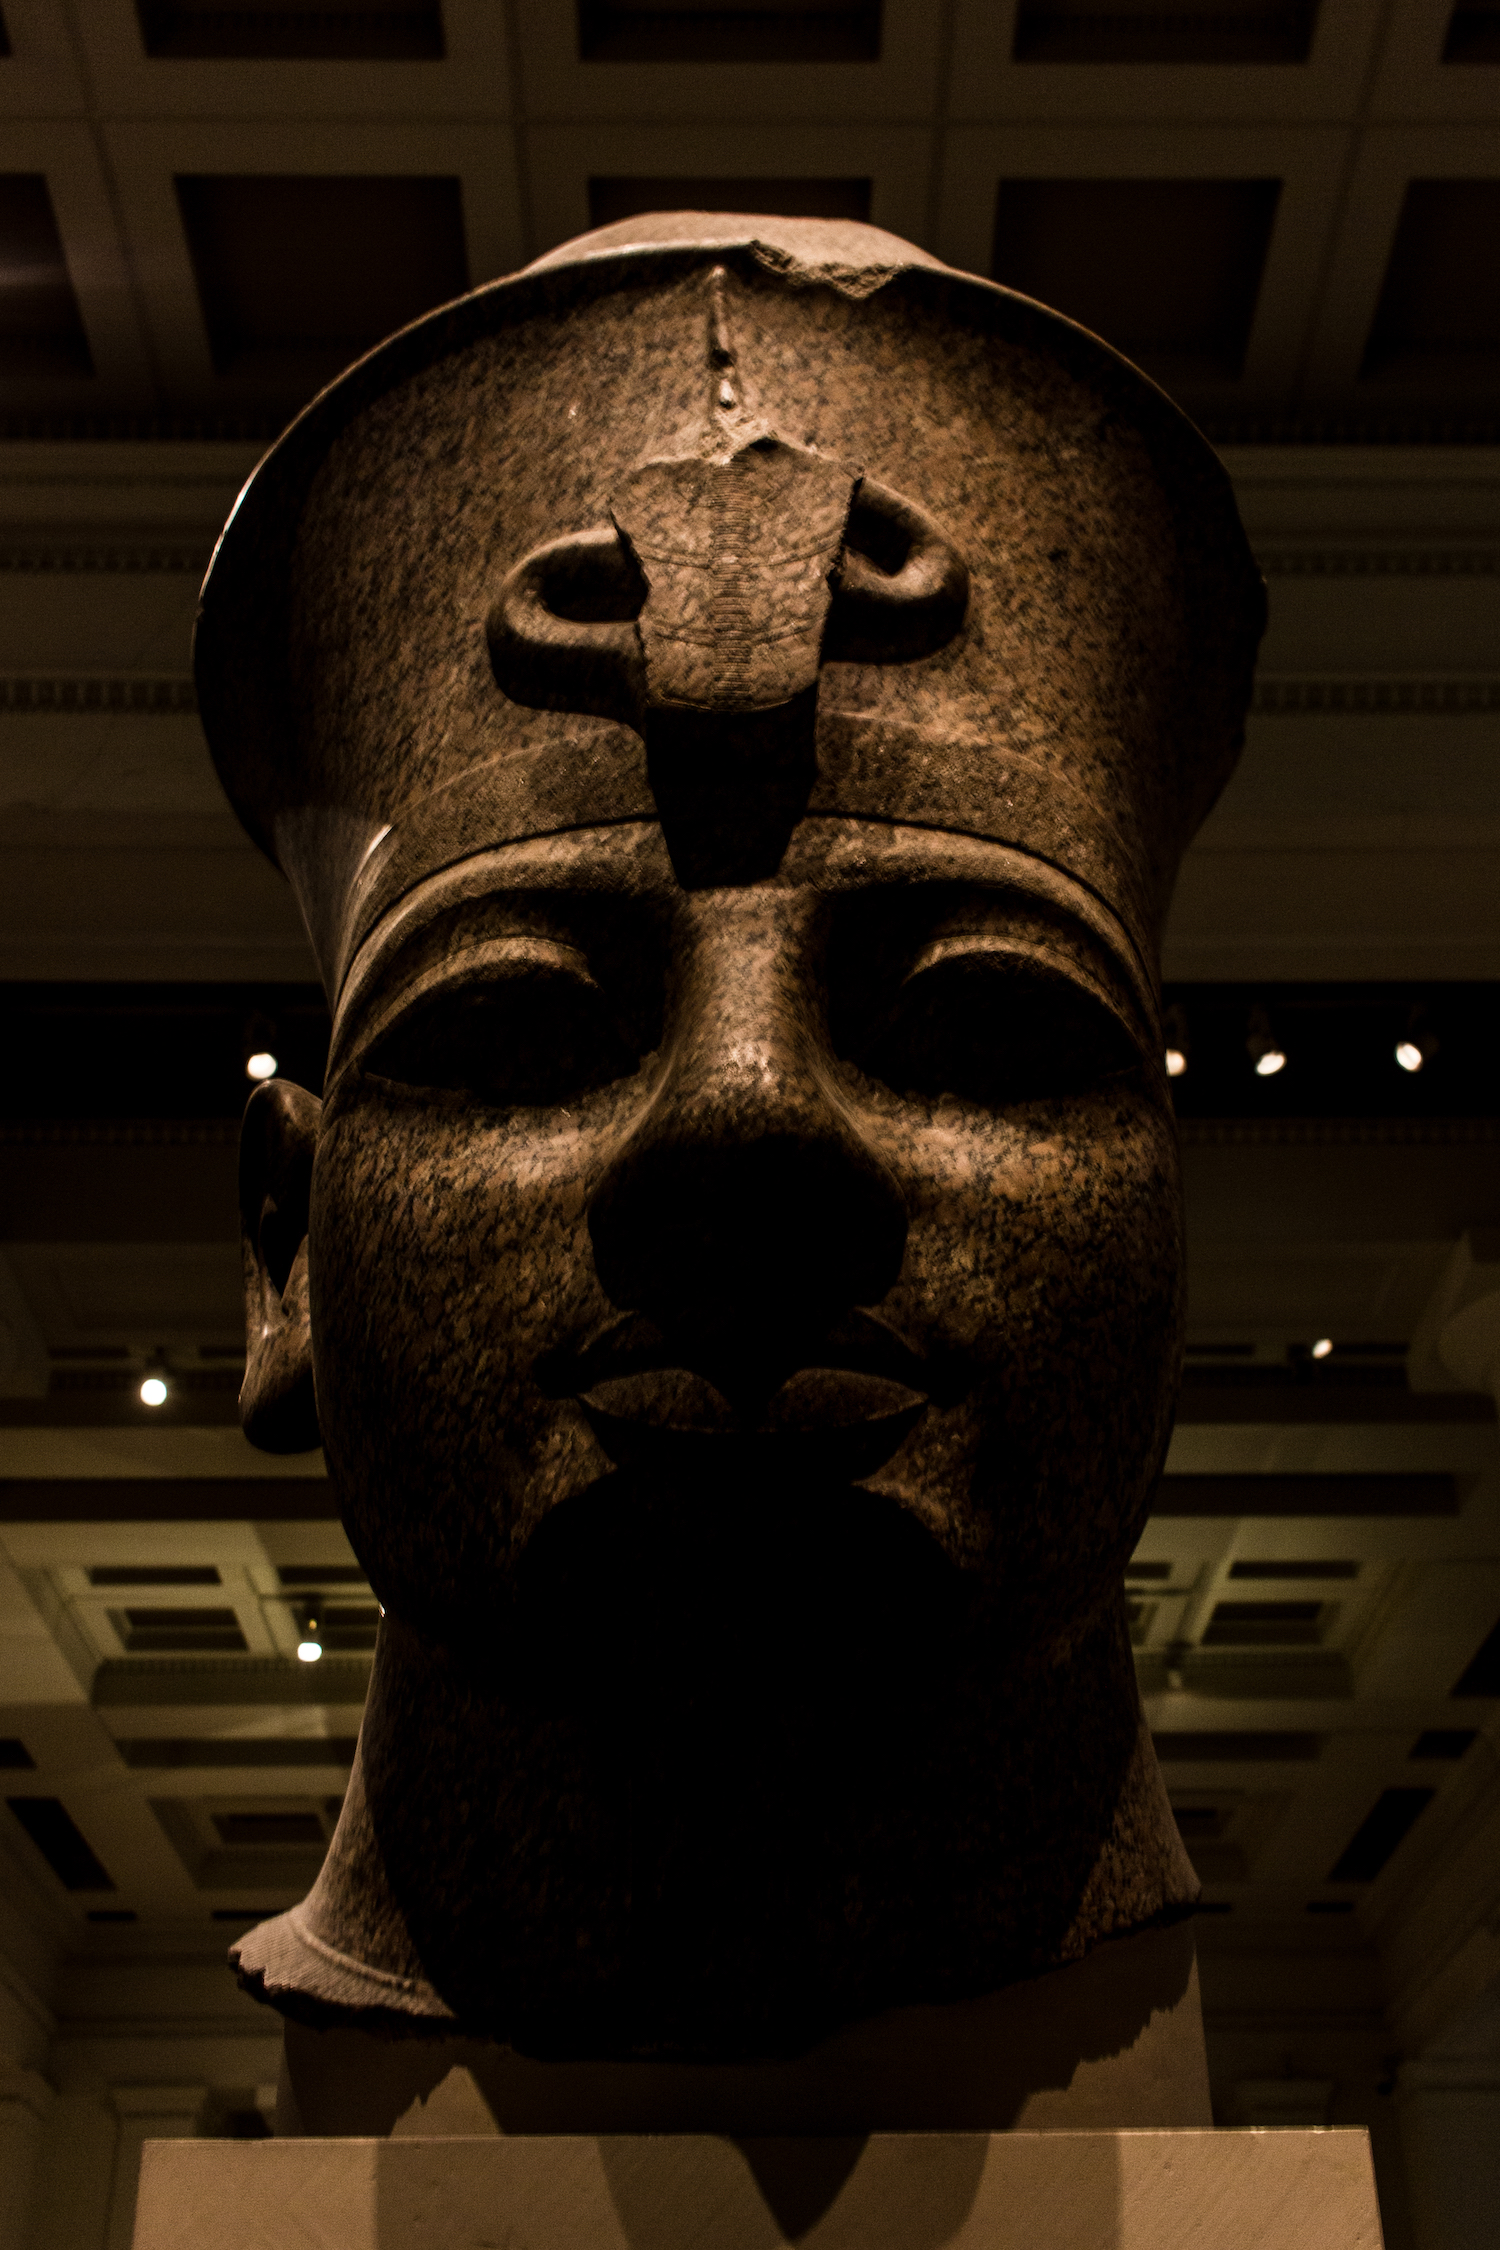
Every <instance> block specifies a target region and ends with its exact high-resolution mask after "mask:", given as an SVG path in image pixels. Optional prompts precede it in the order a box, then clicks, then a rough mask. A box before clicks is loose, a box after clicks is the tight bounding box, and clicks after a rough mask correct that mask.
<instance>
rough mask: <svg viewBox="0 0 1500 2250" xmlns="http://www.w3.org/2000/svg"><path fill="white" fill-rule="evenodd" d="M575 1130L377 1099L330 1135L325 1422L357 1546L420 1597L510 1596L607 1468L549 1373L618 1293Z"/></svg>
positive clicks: (323, 1290)
mask: <svg viewBox="0 0 1500 2250" xmlns="http://www.w3.org/2000/svg"><path fill="white" fill-rule="evenodd" d="M559 1138H560V1139H562V1140H563V1142H564V1144H565V1145H563V1146H561V1147H558V1146H552V1147H548V1146H547V1145H545V1144H542V1143H539V1142H538V1141H537V1140H536V1139H535V1138H534V1137H528V1140H527V1142H526V1144H525V1147H524V1149H521V1148H520V1147H519V1146H518V1145H517V1144H516V1143H514V1142H508V1140H507V1136H506V1135H505V1134H504V1133H502V1132H500V1131H488V1132H487V1131H483V1130H478V1129H476V1128H475V1127H474V1125H473V1124H472V1122H465V1123H463V1124H457V1123H453V1122H450V1121H449V1120H447V1119H445V1118H443V1117H442V1116H441V1114H440V1115H439V1116H438V1117H437V1118H436V1119H434V1118H433V1117H432V1116H431V1114H430V1113H424V1112H422V1111H419V1110H417V1109H415V1108H412V1109H406V1108H404V1107H402V1106H400V1105H397V1104H389V1105H387V1104H378V1105H377V1104H375V1103H369V1102H367V1103H361V1104H359V1105H358V1106H355V1107H353V1108H352V1109H351V1111H350V1112H349V1113H348V1114H345V1115H343V1116H336V1117H335V1118H334V1119H333V1120H332V1122H331V1123H330V1125H329V1126H328V1128H327V1129H326V1130H325V1132H324V1135H323V1139H322V1141H321V1143H320V1146H319V1151H318V1160H317V1168H316V1171H315V1175H314V1183H313V1208H312V1219H311V1241H310V1260H309V1264H310V1280H311V1294H312V1316H313V1348H314V1360H315V1365H316V1371H317V1389H318V1411H319V1420H320V1424H321V1427H322V1431H323V1438H324V1444H325V1448H326V1450H327V1455H328V1461H329V1467H330V1471H331V1473H332V1474H333V1476H334V1478H335V1480H336V1482H337V1484H338V1488H339V1496H340V1500H341V1502H342V1504H343V1506H344V1511H345V1521H346V1523H347V1525H348V1529H349V1533H350V1537H351V1539H352V1540H353V1542H354V1545H355V1548H356V1551H357V1552H358V1553H359V1554H360V1556H361V1558H362V1560H364V1562H365V1563H366V1565H367V1566H368V1567H369V1569H370V1571H371V1574H372V1577H374V1578H375V1580H376V1583H377V1584H378V1585H380V1586H381V1587H382V1589H385V1588H389V1589H390V1590H391V1591H392V1592H394V1593H395V1595H396V1599H397V1602H398V1604H399V1606H400V1607H401V1608H402V1609H403V1610H404V1611H410V1610H411V1609H412V1606H413V1604H415V1605H417V1607H418V1608H419V1609H421V1610H424V1611H430V1610H440V1611H442V1612H443V1613H444V1614H446V1615H451V1613H452V1611H453V1609H454V1608H455V1606H457V1607H463V1606H466V1605H468V1604H470V1603H473V1602H479V1601H482V1600H483V1599H487V1598H492V1596H493V1590H494V1585H495V1580H496V1577H497V1575H504V1574H506V1572H507V1571H508V1564H509V1555H510V1548H511V1542H512V1538H513V1535H514V1533H515V1531H516V1530H517V1528H518V1525H519V1524H520V1523H521V1521H522V1519H523V1515H536V1514H540V1513H542V1512H544V1511H545V1509H546V1507H547V1506H549V1505H550V1504H551V1503H552V1501H553V1500H554V1499H555V1498H557V1497H560V1496H561V1494H562V1493H563V1492H565V1491H569V1490H574V1489H577V1488H578V1487H579V1486H580V1485H581V1484H584V1483H587V1482H589V1481H591V1479H592V1477H593V1476H595V1475H597V1474H599V1473H600V1472H601V1470H602V1469H603V1468H604V1466H605V1465H606V1464H605V1463H604V1461H603V1457H602V1455H600V1454H599V1452H598V1449H597V1447H596V1445H595V1442H594V1440H593V1438H592V1436H591V1435H590V1433H589V1432H588V1429H587V1426H586V1425H585V1424H584V1422H583V1419H582V1417H581V1415H579V1413H578V1412H577V1410H576V1408H574V1407H572V1406H571V1405H569V1404H567V1403H559V1402H556V1401H552V1400H549V1399H548V1398H546V1397H545V1396H543V1395H542V1393H541V1392H540V1391H539V1390H538V1388H537V1387H536V1384H535V1380H534V1370H535V1367H536V1363H537V1361H538V1360H539V1359H540V1358H541V1357H542V1356H543V1355H544V1354H545V1353H546V1352H547V1351H549V1350H551V1349H554V1348H555V1347H556V1346H557V1344H558V1343H559V1342H560V1341H563V1340H564V1339H567V1340H574V1339H576V1337H577V1335H578V1332H579V1330H580V1328H582V1327H584V1326H586V1325H587V1324H588V1322H589V1321H590V1320H591V1319H592V1318H596V1317H597V1316H598V1310H599V1308H600V1307H601V1306H603V1300H602V1298H601V1296H600V1293H599V1290H598V1286H597V1283H596V1281H595V1279H594V1272H593V1262H592V1258H591V1255H590V1253H589V1244H588V1231H587V1220H586V1211H587V1174H586V1168H585V1166H584V1165H583V1164H582V1163H581V1162H580V1161H578V1155H579V1152H578V1149H577V1146H576V1142H575V1143H574V1144H573V1145H572V1146H571V1147H569V1146H568V1145H566V1136H559ZM570 1158H571V1161H570ZM604 1309H605V1310H607V1307H606V1308H604ZM385 1598H386V1599H387V1606H388V1607H389V1606H390V1600H389V1596H388V1595H387V1596H386V1597H385Z"/></svg>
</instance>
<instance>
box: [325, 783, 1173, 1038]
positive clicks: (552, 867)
mask: <svg viewBox="0 0 1500 2250" xmlns="http://www.w3.org/2000/svg"><path fill="white" fill-rule="evenodd" d="M924 890H926V891H933V892H936V891H939V890H940V891H941V892H942V893H943V894H944V896H945V897H951V896H952V895H953V894H954V893H957V894H959V895H960V896H961V897H963V898H965V899H966V900H967V901H968V902H969V903H970V904H971V905H972V906H973V908H974V909H975V910H976V911H979V912H982V914H983V917H984V920H985V921H986V923H987V924H988V925H989V926H990V927H993V926H994V924H995V922H996V921H997V920H999V921H1001V922H1010V923H1012V924H1013V925H1014V927H1015V929H1016V932H1017V934H1018V936H1020V937H1021V938H1022V939H1023V942H1024V936H1025V932H1026V930H1027V929H1028V927H1029V928H1031V929H1033V930H1034V929H1035V928H1036V927H1037V926H1038V924H1040V923H1043V922H1044V923H1045V924H1046V925H1047V927H1048V929H1049V931H1050V932H1052V933H1055V935H1056V936H1057V937H1058V938H1059V939H1060V940H1061V941H1062V942H1063V943H1064V944H1065V945H1066V944H1068V943H1069V942H1070V941H1071V942H1072V943H1074V944H1076V946H1077V948H1078V949H1079V952H1080V955H1081V956H1088V957H1091V958H1092V959H1093V961H1094V962H1095V963H1099V964H1104V965H1106V966H1107V968H1108V969H1109V971H1111V972H1112V981H1119V982H1122V983H1123V984H1124V985H1125V987H1126V989H1127V990H1128V992H1129V994H1130V997H1131V999H1132V1000H1133V1002H1134V1003H1135V1006H1136V1007H1137V1008H1138V1009H1140V1010H1142V1011H1144V1013H1145V1015H1146V1017H1147V1019H1148V1020H1150V1019H1152V1018H1153V1017H1154V1015H1155V1011H1156V998H1155V992H1154V985H1153V980H1152V978H1151V975H1150V973H1149V971H1148V970H1147V968H1146V967H1145V966H1144V965H1143V963H1142V962H1141V960H1140V957H1139V955H1138V954H1137V952H1136V950H1135V948H1134V946H1133V945H1132V944H1131V942H1130V939H1129V937H1128V936H1127V935H1126V932H1125V930H1124V928H1123V926H1122V925H1121V924H1120V922H1119V921H1118V920H1117V919H1116V917H1115V916H1114V915H1113V914H1112V913H1111V911H1110V910H1109V908H1108V907H1107V906H1105V905H1104V904H1103V902H1102V901H1101V900H1100V899H1098V898H1097V897H1096V896H1095V895H1094V893H1092V892H1091V891H1089V890H1088V889H1087V888H1086V887H1085V886H1084V885H1083V884H1081V883H1079V882H1077V881H1076V880H1075V879H1074V878H1073V877H1071V876H1069V875H1065V874H1063V873H1062V872H1061V870H1059V869H1057V868H1055V867H1053V866H1052V865H1051V864H1050V863H1049V862H1047V861H1046V860H1042V859H1039V858H1037V857H1035V856H1034V855H1032V854H1030V853H1027V852H1022V851H1018V850H1015V849H1014V848H1012V847H1010V846H1008V845H1003V844H995V843H989V842H986V841H984V840H982V839H979V838H976V837H972V836H962V835H954V834H952V833H950V832H948V831H945V830H941V829H931V828H921V827H916V826H914V825H907V824H904V823H899V822H877V821H868V820H854V819H844V818H814V819H805V820H803V821H802V822H801V823H800V825H799V826H798V828H797V829H796V830H795V832H794V833H793V836H792V838H791V841H790V843H789V845H788V847H787V850H786V852H785V854H784V856H783V859H782V862H781V865H780V867H779V868H778V869H777V871H776V873H775V874H774V875H770V876H767V877H766V878H764V879H763V880H762V881H760V882H758V883H755V884H752V885H748V886H745V889H744V891H741V892H739V893H736V894H735V895H737V896H744V895H746V892H748V893H750V894H754V893H763V894H766V895H767V899H768V903H769V902H770V901H771V900H772V899H774V897H775V896H776V895H777V894H783V895H784V894H787V893H803V894H808V893H811V894H813V895H815V896H816V895H819V894H821V895H825V896H827V897H828V898H829V899H830V900H838V899H845V900H848V899H854V898H859V897H861V896H863V897H864V898H866V899H868V900H869V901H870V902H871V903H872V904H874V905H875V906H876V907H877V908H878V906H879V904H880V902H881V901H882V900H886V901H889V902H890V904H891V905H892V907H893V908H895V907H896V906H897V905H898V904H899V903H900V902H902V901H905V900H907V899H910V898H912V897H913V896H914V895H917V896H920V894H921V893H922V892H923V891H924ZM689 895H690V894H689V893H688V892H686V891H685V890H684V888H683V886H682V884H681V883H680V882H679V880H678V877H677V874H676V872H675V870H674V868H673V865H672V861H671V857H670V855H669V853H668V850H667V846H666V842H665V840H664V838H663V835H662V831H661V829H660V827H659V826H658V825H657V824H656V823H655V822H654V821H629V822H622V823H619V824H617V825H612V826H608V827H592V828H576V829H570V830H567V831H565V832H564V833H562V834H559V835H553V836H545V837H531V838H528V839H526V840H525V841H523V842H519V843H513V844H503V845H499V846H496V847H495V848H493V849H491V850H488V851H483V852H477V853H474V854H473V855H471V856H470V857H469V858H468V859H466V860H463V861H461V862H460V863H458V864H457V865H456V866H453V867H450V868H447V869H444V870H443V871H442V872H441V873H439V874H436V875H434V876H431V877H429V878H428V879H427V880H426V881H424V882H422V883H420V884H418V885H416V886H415V887H414V888H413V889H412V890H411V891H409V892H408V893H407V894H406V896H405V897H404V898H402V899H401V900H400V901H399V902H398V903H397V905H395V906H394V907H393V908H391V910H390V911H389V912H388V913H387V914H386V915H385V916H384V917H383V918H382V920H381V921H380V922H379V923H378V924H377V926H376V928H375V929H374V930H373V931H372V932H371V934H370V936H369V938H368V939H367V940H366V941H365V943H364V945H363V946H361V948H360V950H359V952H358V954H357V955H356V957H355V959H354V961H353V963H352V964H351V967H350V971H349V975H348V977H347V979H346V981H345V985H344V990H343V993H342V994H341V996H340V1002H339V1010H338V1013H339V1015H340V1017H345V1016H347V1014H348V1013H349V1011H350V1010H351V1009H352V1008H354V1007H355V1006H356V1005H358V1003H359V1002H360V1000H361V999H362V998H363V997H365V996H366V995H368V993H369V992H370V991H371V989H372V988H373V987H375V986H377V985H384V984H385V983H386V981H387V978H388V977H389V975H390V974H392V973H393V972H394V973H396V974H398V975H399V973H400V964H401V963H402V962H403V961H404V960H407V959H409V958H411V957H412V956H414V955H416V954H421V955H422V956H424V957H425V959H427V960H428V961H429V962H430V961H431V960H432V959H433V956H434V953H436V954H438V955H442V954H445V953H450V952H454V951H460V952H461V951H462V950H463V949H464V948H465V946H466V944H467V943H469V942H470V941H471V940H472V939H473V938H474V937H476V936H478V935H479V934H481V932H484V933H486V934H487V933H488V932H489V931H491V930H492V929H493V927H494V922H495V917H496V915H497V913H498V914H499V915H500V916H501V917H502V918H503V916H504V914H505V913H506V911H507V910H510V909H513V910H525V909H528V908H530V909H531V910H534V911H536V912H538V913H540V914H541V915H542V916H543V917H544V918H545V919H546V920H548V921H549V922H550V921H553V920H563V921H566V920H567V919H568V918H569V917H570V916H571V915H576V914H578V913H579V912H581V911H587V910H588V909H590V908H597V909H603V910H604V924H603V926H604V927H607V924H608V908H609V905H610V903H611V902H618V903H619V904H620V905H621V906H625V905H627V904H629V903H632V902H633V903H635V904H637V905H640V906H644V907H647V908H649V909H650V910H651V911H652V912H653V913H654V914H655V915H656V916H657V917H658V918H659V919H660V920H661V921H662V922H664V923H665V924H666V925H667V926H668V927H670V925H671V922H672V918H673V915H674V911H675V909H676V908H677V907H678V906H679V905H680V904H681V903H682V902H683V901H684V900H685V899H686V898H687V897H688V896H689ZM697 895H698V896H699V897H703V896H705V895H707V896H710V897H711V896H712V895H713V894H711V893H710V894H703V893H699V894H697ZM592 918H593V917H592V916H591V919H592ZM621 934H622V938H623V937H624V935H625V930H624V926H623V925H622V929H621Z"/></svg>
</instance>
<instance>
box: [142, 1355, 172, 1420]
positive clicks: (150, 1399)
mask: <svg viewBox="0 0 1500 2250" xmlns="http://www.w3.org/2000/svg"><path fill="white" fill-rule="evenodd" d="M170 1392H171V1385H170V1383H169V1382H168V1381H167V1355H166V1353H165V1352H160V1351H157V1352H153V1353H152V1355H151V1357H150V1358H149V1359H148V1360H147V1362H146V1372H145V1375H144V1376H143V1377H142V1379H141V1389H140V1400H141V1404H142V1406H165V1405H166V1403H167V1399H168V1396H169V1395H170Z"/></svg>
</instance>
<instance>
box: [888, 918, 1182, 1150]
mask: <svg viewBox="0 0 1500 2250" xmlns="http://www.w3.org/2000/svg"><path fill="white" fill-rule="evenodd" d="M857 1059H858V1060H859V1062H860V1064H861V1066H862V1067H863V1068H864V1069H865V1070H866V1071H868V1072H869V1073H870V1075H871V1076H873V1077H876V1078H879V1079H881V1080H883V1081H884V1083H885V1084H886V1085H888V1086H890V1087H891V1088H892V1089H893V1090H894V1091H895V1092H897V1093H901V1094H912V1095H917V1096H919V1097H924V1098H929V1097H935V1096H941V1095H944V1094H948V1095H955V1096H957V1098H958V1099H959V1100H961V1101H968V1102H973V1103H977V1104H979V1105H981V1106H983V1107H985V1108H991V1109H1005V1108H1009V1107H1012V1106H1014V1105H1016V1104H1019V1103H1025V1102H1035V1101H1049V1100H1057V1099H1060V1098H1064V1097H1066V1096H1069V1095H1075V1094H1082V1093H1086V1092H1088V1091H1090V1090H1091V1089H1093V1088H1095V1087H1098V1086H1100V1085H1102V1084H1104V1083H1105V1082H1107V1081H1109V1080H1112V1079H1116V1078H1119V1077H1120V1076H1121V1075H1122V1074H1124V1073H1126V1072H1128V1071H1131V1070H1133V1069H1135V1068H1136V1067H1138V1066H1139V1064H1140V1061H1141V1056H1140V1052H1139V1050H1138V1049H1137V1047H1136V1046H1135V1043H1134V1042H1133V1040H1132V1039H1131V1037H1130V1035H1129V1033H1128V1032H1127V1031H1126V1030H1125V1027H1124V1025H1123V1024H1122V1023H1121V1022H1120V1021H1119V1019H1118V1018H1117V1017H1116V1016H1115V1015H1114V1013H1113V1012H1112V1010H1110V1009H1109V1008H1106V1007H1105V1006H1104V1004H1103V1002H1102V1001H1101V1000H1099V999H1098V998H1097V997H1096V996H1095V995H1094V994H1093V993H1091V992H1089V991H1087V990H1086V989H1085V988H1084V987H1083V986H1081V985H1079V984H1077V983H1075V982H1074V981H1073V979H1072V978H1071V977H1068V976H1066V975H1064V974H1062V973H1061V972H1060V971H1058V970H1056V969H1054V968H1051V967H1049V966H1048V965H1046V964H1044V963H1042V962H1038V961H1036V960H1035V959H1031V958H1028V957H1026V956H1024V955H1021V954H1016V953H1012V952H1010V951H1008V950H1006V949H999V948H989V947H985V946H977V947H974V948H973V949H972V950H971V949H967V948H965V947H964V946H963V944H962V942H960V943H959V944H958V945H956V946H953V947H951V948H950V947H947V946H941V945H940V946H938V947H935V948H933V949H932V952H931V954H930V955H929V956H928V958H927V959H926V960H925V961H922V962H919V963H918V965H917V966H916V968H914V969H913V970H912V972H911V974H910V975H909V976H908V977H907V978H906V980H905V981H904V983H903V985H902V986H901V989H900V990H899V992H898V993H897V995H896V997H895V1001H894V1004H893V1006H892V1007H891V1008H890V1010H889V1012H888V1014H887V1015H886V1017H885V1019H884V1021H883V1022H881V1023H880V1024H879V1025H878V1026H877V1027H875V1028H874V1032H873V1036H872V1037H871V1038H870V1040H869V1043H868V1048H867V1051H866V1053H865V1054H863V1055H861V1056H859V1057H858V1058H857Z"/></svg>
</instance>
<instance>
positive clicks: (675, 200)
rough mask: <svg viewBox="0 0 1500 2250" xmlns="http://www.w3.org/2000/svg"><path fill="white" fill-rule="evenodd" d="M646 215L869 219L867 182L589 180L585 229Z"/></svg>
mask: <svg viewBox="0 0 1500 2250" xmlns="http://www.w3.org/2000/svg"><path fill="white" fill-rule="evenodd" d="M646 211H751V212H754V213H756V214H757V215H758V216H764V217H766V218H774V219H858V220H868V218H869V216H870V182H869V181H868V180H820V179H804V180H774V179H751V180H720V179H683V178H670V179H635V178H627V177H623V176H619V177H605V178H595V179H591V180H590V181H589V225H590V226H594V227H608V226H613V225H615V223H616V222H617V221H618V220H620V219H636V218H639V217H640V216H641V215H642V213H643V212H646Z"/></svg>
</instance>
